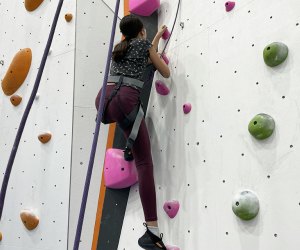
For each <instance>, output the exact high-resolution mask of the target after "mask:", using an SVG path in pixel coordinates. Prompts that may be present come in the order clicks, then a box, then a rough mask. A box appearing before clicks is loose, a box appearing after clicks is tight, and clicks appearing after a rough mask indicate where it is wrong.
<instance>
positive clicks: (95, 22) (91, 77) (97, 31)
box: [69, 1, 123, 250]
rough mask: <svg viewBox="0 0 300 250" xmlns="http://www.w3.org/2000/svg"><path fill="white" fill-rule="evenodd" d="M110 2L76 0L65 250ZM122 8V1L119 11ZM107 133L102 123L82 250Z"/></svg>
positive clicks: (78, 195) (87, 146)
mask: <svg viewBox="0 0 300 250" xmlns="http://www.w3.org/2000/svg"><path fill="white" fill-rule="evenodd" d="M109 4H110V5H111V8H113V9H114V7H115V6H114V5H112V3H111V2H109ZM110 5H108V4H107V3H106V2H103V1H78V2H77V22H76V63H75V90H74V98H75V99H74V123H73V125H74V132H73V143H72V177H71V179H72V180H71V198H70V199H71V201H70V202H71V203H70V235H69V236H70V237H69V249H73V242H74V238H75V233H76V226H77V220H78V216H79V210H80V205H81V199H82V194H83V188H84V184H85V178H86V173H87V167H88V163H89V157H90V150H91V145H92V142H93V133H94V129H95V125H96V123H95V118H96V109H95V98H96V96H97V93H98V91H99V90H100V87H101V86H102V84H103V78H104V73H105V65H106V58H107V53H108V47H109V41H110V34H111V26H112V22H113V15H114V13H113V12H112V10H111V9H110ZM122 9H123V1H121V5H120V11H122ZM120 13H121V12H120ZM117 25H118V24H117ZM116 31H117V32H116V37H115V42H117V41H119V40H120V38H121V35H120V33H119V28H118V27H117V30H116ZM107 133H108V126H106V125H103V124H102V125H101V130H100V135H99V139H98V148H97V151H96V157H95V163H94V168H93V175H92V180H91V186H90V190H89V196H88V202H87V207H86V213H85V218H84V224H83V231H82V237H81V240H82V242H81V243H80V249H83V250H85V249H91V245H92V240H93V233H94V225H95V219H96V212H97V207H98V197H99V190H100V184H101V177H102V169H103V162H104V152H105V148H106V141H107Z"/></svg>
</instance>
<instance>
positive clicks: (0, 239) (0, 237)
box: [0, 232, 2, 241]
mask: <svg viewBox="0 0 300 250" xmlns="http://www.w3.org/2000/svg"><path fill="white" fill-rule="evenodd" d="M0 241H2V233H1V232H0Z"/></svg>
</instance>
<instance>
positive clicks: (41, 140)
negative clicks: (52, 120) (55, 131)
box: [38, 132, 52, 144]
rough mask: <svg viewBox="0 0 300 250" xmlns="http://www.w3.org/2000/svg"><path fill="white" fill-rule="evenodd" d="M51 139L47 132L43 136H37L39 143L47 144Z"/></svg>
mask: <svg viewBox="0 0 300 250" xmlns="http://www.w3.org/2000/svg"><path fill="white" fill-rule="evenodd" d="M51 137H52V135H51V133H49V132H48V133H44V134H40V135H39V136H38V138H39V140H40V142H41V143H44V144H45V143H47V142H49V141H50V140H51Z"/></svg>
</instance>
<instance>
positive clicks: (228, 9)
mask: <svg viewBox="0 0 300 250" xmlns="http://www.w3.org/2000/svg"><path fill="white" fill-rule="evenodd" d="M234 6H235V2H230V1H228V2H226V3H225V8H226V11H227V12H229V11H231V10H232V9H233V8H234Z"/></svg>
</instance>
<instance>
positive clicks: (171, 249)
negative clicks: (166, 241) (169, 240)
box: [166, 245, 180, 250]
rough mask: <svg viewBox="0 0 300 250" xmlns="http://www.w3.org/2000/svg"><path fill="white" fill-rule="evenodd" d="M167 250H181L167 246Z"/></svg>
mask: <svg viewBox="0 0 300 250" xmlns="http://www.w3.org/2000/svg"><path fill="white" fill-rule="evenodd" d="M166 248H167V250H180V248H179V247H176V246H170V245H166Z"/></svg>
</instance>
